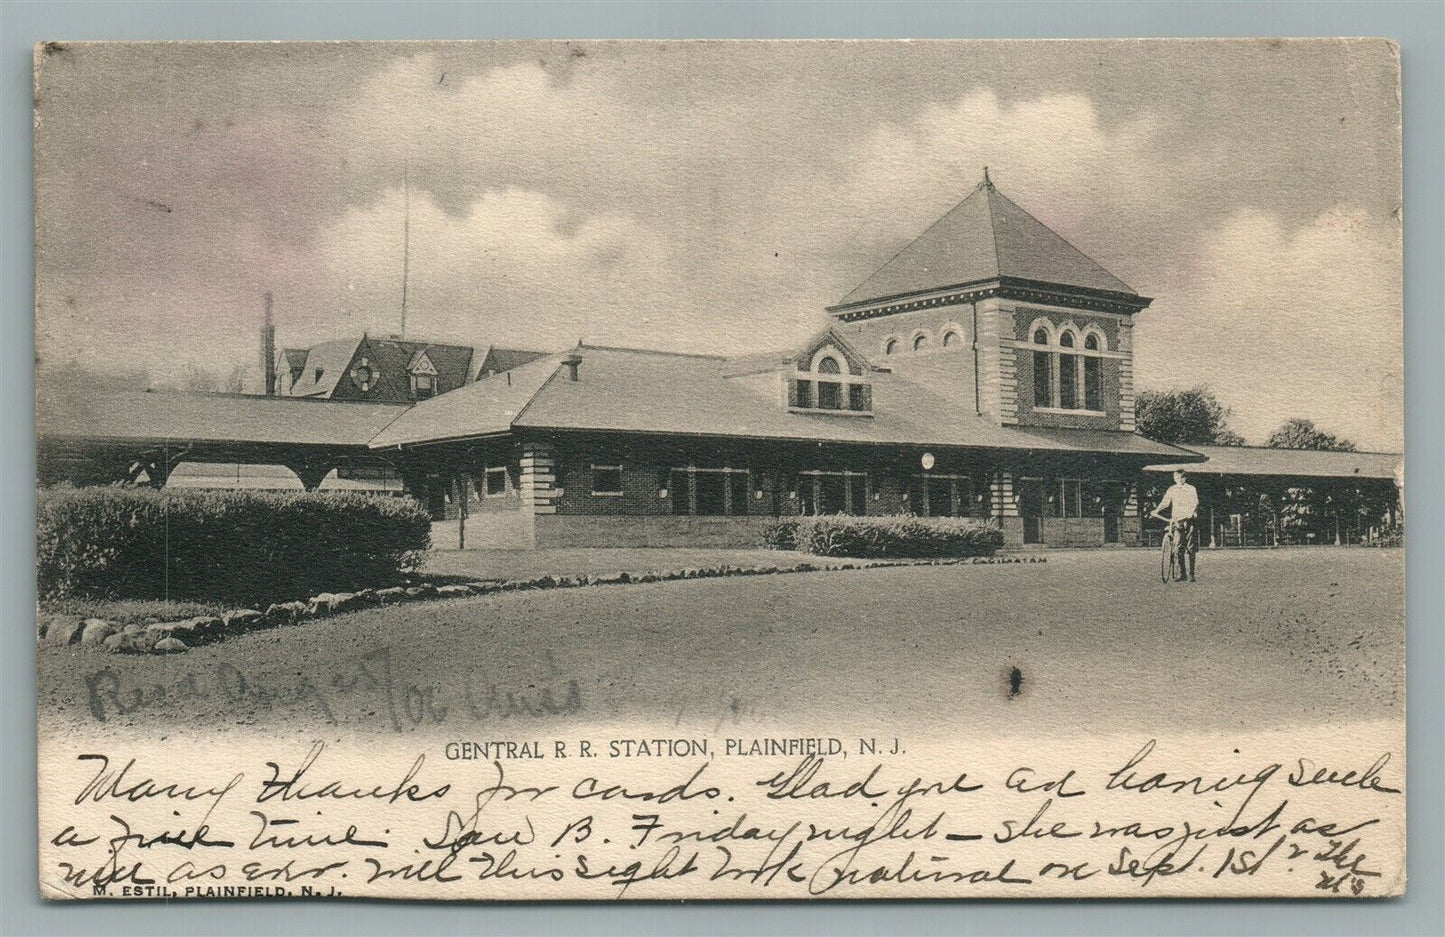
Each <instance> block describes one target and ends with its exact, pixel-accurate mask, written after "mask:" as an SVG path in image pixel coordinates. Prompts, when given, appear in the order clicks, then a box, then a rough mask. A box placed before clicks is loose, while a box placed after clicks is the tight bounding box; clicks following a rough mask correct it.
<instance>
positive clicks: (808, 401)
mask: <svg viewBox="0 0 1445 937" xmlns="http://www.w3.org/2000/svg"><path fill="white" fill-rule="evenodd" d="M794 384H795V386H796V387H797V389H798V393H797V398H796V399H795V400H794V401H793V406H795V407H803V408H805V409H806V408H808V407H811V406H813V382H812V381H795V382H794Z"/></svg>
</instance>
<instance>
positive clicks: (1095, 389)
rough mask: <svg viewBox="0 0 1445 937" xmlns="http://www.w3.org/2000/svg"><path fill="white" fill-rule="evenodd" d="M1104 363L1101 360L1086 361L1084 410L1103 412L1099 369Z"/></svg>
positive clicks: (1090, 359) (1088, 359)
mask: <svg viewBox="0 0 1445 937" xmlns="http://www.w3.org/2000/svg"><path fill="white" fill-rule="evenodd" d="M1101 363H1102V361H1101V359H1099V358H1085V359H1084V409H1086V410H1102V409H1104V405H1103V394H1102V393H1101V387H1100V384H1101V383H1102V382H1101V381H1100V377H1099V367H1100V365H1101Z"/></svg>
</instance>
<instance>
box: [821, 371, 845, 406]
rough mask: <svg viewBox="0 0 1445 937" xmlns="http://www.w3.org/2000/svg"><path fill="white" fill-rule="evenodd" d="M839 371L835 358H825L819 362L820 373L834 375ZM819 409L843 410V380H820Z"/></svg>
mask: <svg viewBox="0 0 1445 937" xmlns="http://www.w3.org/2000/svg"><path fill="white" fill-rule="evenodd" d="M838 373H839V368H838V361H837V359H835V358H824V359H823V360H822V361H820V362H818V374H819V375H829V376H834V375H837V374H838ZM818 409H819V410H841V409H843V384H842V382H841V381H828V380H823V379H822V378H821V377H820V378H819V380H818Z"/></svg>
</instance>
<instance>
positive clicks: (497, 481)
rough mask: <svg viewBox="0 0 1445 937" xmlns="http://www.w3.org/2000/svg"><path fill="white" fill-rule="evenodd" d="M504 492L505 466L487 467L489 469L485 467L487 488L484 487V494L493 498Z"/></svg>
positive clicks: (505, 485) (505, 484)
mask: <svg viewBox="0 0 1445 937" xmlns="http://www.w3.org/2000/svg"><path fill="white" fill-rule="evenodd" d="M506 493H507V470H506V469H505V468H489V469H487V488H486V495H487V497H489V498H494V497H496V496H497V495H504V494H506Z"/></svg>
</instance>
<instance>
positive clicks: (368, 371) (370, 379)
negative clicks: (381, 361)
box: [350, 358, 376, 394]
mask: <svg viewBox="0 0 1445 937" xmlns="http://www.w3.org/2000/svg"><path fill="white" fill-rule="evenodd" d="M350 375H351V381H352V383H353V384H355V385H356V387H357V389H358V390H360V391H361V392H362V393H363V394H364V393H367V392H369V391H370V390H371V389H372V388H373V387H375V386H376V367H375V366H374V365H373V364H372V363H371V359H370V358H358V359H357V360H356V364H354V365H352V368H351V372H350Z"/></svg>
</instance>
